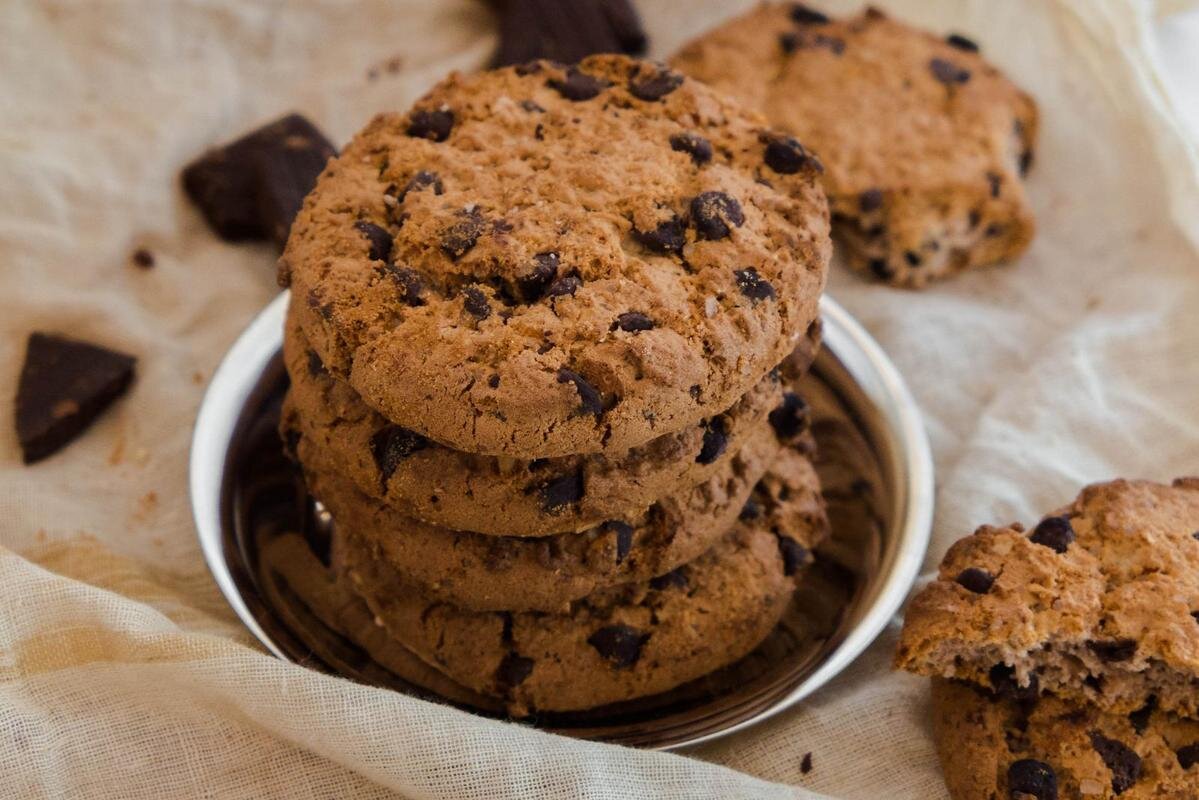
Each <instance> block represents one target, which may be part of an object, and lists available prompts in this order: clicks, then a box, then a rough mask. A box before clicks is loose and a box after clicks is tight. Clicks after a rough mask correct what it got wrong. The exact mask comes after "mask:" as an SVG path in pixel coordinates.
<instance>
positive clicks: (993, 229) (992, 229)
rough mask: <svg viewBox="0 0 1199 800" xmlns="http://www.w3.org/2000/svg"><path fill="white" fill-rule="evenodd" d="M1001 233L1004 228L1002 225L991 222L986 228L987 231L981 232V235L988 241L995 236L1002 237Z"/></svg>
mask: <svg viewBox="0 0 1199 800" xmlns="http://www.w3.org/2000/svg"><path fill="white" fill-rule="evenodd" d="M1003 231H1004V227H1003V226H1002V225H1000V224H999V223H998V222H992V223H991V224H990V225H988V226H987V229H986V230H985V231H983V234H984V235H985V236H987V238H989V239H994V238H996V237H997V236H1002V235H1003Z"/></svg>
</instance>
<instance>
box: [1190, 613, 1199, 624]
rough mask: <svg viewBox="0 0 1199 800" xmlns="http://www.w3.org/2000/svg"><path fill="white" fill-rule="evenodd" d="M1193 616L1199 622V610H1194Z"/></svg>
mask: <svg viewBox="0 0 1199 800" xmlns="http://www.w3.org/2000/svg"><path fill="white" fill-rule="evenodd" d="M1191 618H1192V619H1194V620H1195V622H1199V611H1192V612H1191Z"/></svg>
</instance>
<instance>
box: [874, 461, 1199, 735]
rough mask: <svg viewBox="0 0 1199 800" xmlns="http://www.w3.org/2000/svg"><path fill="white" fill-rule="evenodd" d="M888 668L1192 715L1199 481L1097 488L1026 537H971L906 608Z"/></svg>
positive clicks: (983, 533)
mask: <svg viewBox="0 0 1199 800" xmlns="http://www.w3.org/2000/svg"><path fill="white" fill-rule="evenodd" d="M896 665H897V666H899V667H901V668H903V669H906V670H909V671H911V672H916V673H919V674H921V675H930V676H940V677H945V678H959V679H962V680H967V681H970V682H971V683H976V684H979V685H983V686H990V687H992V688H995V689H1001V688H1003V687H1005V686H1009V685H1012V686H1017V687H1024V688H1026V689H1028V690H1029V691H1030V692H1031V693H1032V694H1036V693H1037V691H1038V690H1040V691H1045V692H1052V693H1054V694H1057V695H1059V696H1061V697H1064V698H1066V699H1068V700H1072V701H1076V702H1089V703H1093V704H1095V705H1096V706H1098V707H1100V708H1102V709H1105V710H1109V711H1112V712H1114V713H1128V712H1131V711H1135V710H1136V709H1138V708H1141V707H1143V706H1144V705H1145V704H1146V703H1147V702H1148V701H1149V698H1150V697H1155V698H1156V699H1157V702H1158V704H1159V705H1160V706H1161V707H1162V708H1163V709H1165V710H1167V711H1172V712H1176V713H1179V714H1182V715H1183V716H1186V717H1195V716H1199V478H1182V479H1179V480H1176V481H1174V483H1173V484H1172V485H1165V484H1158V483H1150V482H1148V481H1125V480H1117V481H1112V482H1110V483H1101V484H1096V485H1094V486H1090V487H1087V488H1086V489H1084V490H1083V492H1082V493H1081V494H1080V495H1079V496H1078V499H1077V500H1075V501H1074V502H1073V503H1072V504H1071V505H1070V506H1068V507H1066V508H1065V509H1063V510H1061V511H1059V512H1058V513H1055V514H1053V515H1052V516H1049V517H1046V518H1045V519H1043V520H1041V521H1040V523H1038V524H1037V526H1036V528H1035V529H1034V530H1033V531H1032V532H1031V533H1030V532H1027V531H1025V530H1024V529H1023V527H1022V526H1019V525H1014V526H1010V527H1006V528H992V527H987V526H984V527H982V528H979V529H978V531H976V532H975V533H974V535H973V536H969V537H967V538H965V539H962V540H960V541H959V542H957V543H956V544H955V545H953V547H951V548H950V549H949V552H948V553H947V554H946V555H945V559H944V561H942V562H941V568H940V572H939V576H938V579H937V580H935V581H933V582H932V583H930V584H929V585H928V586H926V587H925V588H924V589H923V590H922V591H921V592H920V593H919V594H918V595H916V597H915V599H913V600H912V602H911V604H910V605H909V606H908V610H907V614H906V617H905V620H904V627H903V633H902V635H901V637H900V643H899V650H898V653H897V655H896Z"/></svg>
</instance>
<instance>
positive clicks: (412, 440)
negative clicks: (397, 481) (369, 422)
mask: <svg viewBox="0 0 1199 800" xmlns="http://www.w3.org/2000/svg"><path fill="white" fill-rule="evenodd" d="M428 446H429V440H428V439H426V438H425V437H423V436H421V435H420V434H419V433H417V432H416V431H411V430H408V429H407V428H401V427H400V426H399V425H388V426H386V427H384V428H380V429H379V431H378V432H377V433H375V435H374V436H372V437H371V455H372V456H374V458H375V465H376V466H378V467H379V477H380V479H381V482H382V484H383V488H384V490H386V489H387V482H388V481H390V480H391V476H392V475H393V474H394V473H395V471H396V467H398V466H399V465H400V462H401V461H403V460H404V459H405V458H407V457H408V456H410V455H412V454H413V453H415V452H417V451H418V450H424V449H425V448H426V447H428Z"/></svg>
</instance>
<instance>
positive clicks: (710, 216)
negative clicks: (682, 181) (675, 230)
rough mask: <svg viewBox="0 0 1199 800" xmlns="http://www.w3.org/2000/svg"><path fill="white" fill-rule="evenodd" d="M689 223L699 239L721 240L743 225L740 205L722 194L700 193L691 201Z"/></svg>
mask: <svg viewBox="0 0 1199 800" xmlns="http://www.w3.org/2000/svg"><path fill="white" fill-rule="evenodd" d="M691 222H692V224H693V225H695V233H696V235H697V236H698V237H699V238H700V239H708V240H709V241H714V240H717V239H723V238H725V237H726V236H728V235H729V234H730V233H732V229H733V228H739V227H741V225H743V224H744V223H745V214H743V213H742V212H741V204H740V203H738V202H737V200H736V199H735V198H733V197H730V196H729V195H727V194H725V193H724V192H715V191H712V192H701V193H700V194H698V195H696V196H695V199H694V200H692V201H691Z"/></svg>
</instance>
